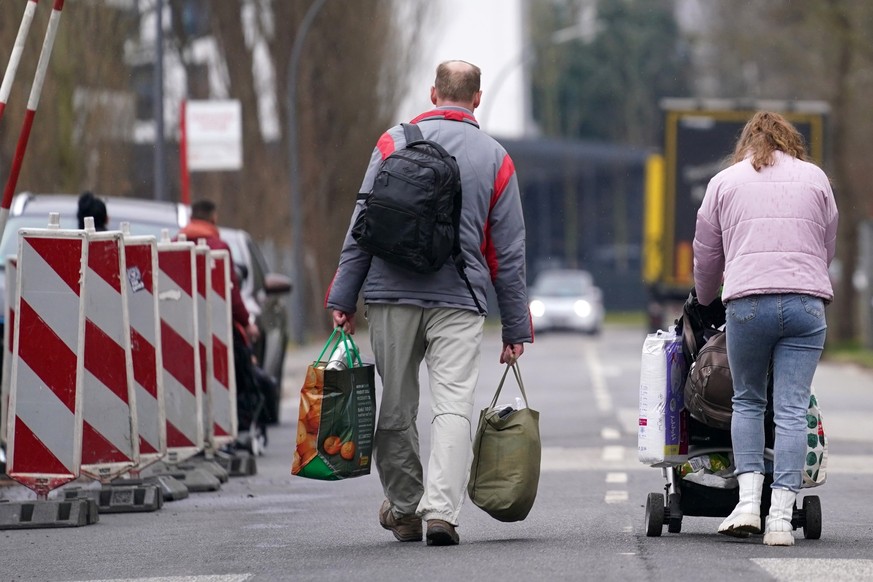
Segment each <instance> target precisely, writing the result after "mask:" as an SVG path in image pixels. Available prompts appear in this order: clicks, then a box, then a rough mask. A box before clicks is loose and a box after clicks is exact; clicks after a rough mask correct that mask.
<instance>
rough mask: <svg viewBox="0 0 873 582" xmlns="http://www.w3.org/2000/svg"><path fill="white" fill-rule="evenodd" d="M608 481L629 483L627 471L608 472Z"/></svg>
mask: <svg viewBox="0 0 873 582" xmlns="http://www.w3.org/2000/svg"><path fill="white" fill-rule="evenodd" d="M606 482H607V483H627V473H607V474H606Z"/></svg>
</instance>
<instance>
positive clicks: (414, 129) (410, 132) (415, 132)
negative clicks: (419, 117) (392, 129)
mask: <svg viewBox="0 0 873 582" xmlns="http://www.w3.org/2000/svg"><path fill="white" fill-rule="evenodd" d="M400 125H401V127H403V135H405V136H406V146H407V147H409V144H411V143H414V142H417V141H422V140H424V136H423V135H421V128H420V127H418V126H417V125H415V124H414V123H401V124H400Z"/></svg>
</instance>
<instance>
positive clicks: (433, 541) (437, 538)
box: [427, 519, 460, 546]
mask: <svg viewBox="0 0 873 582" xmlns="http://www.w3.org/2000/svg"><path fill="white" fill-rule="evenodd" d="M459 541H460V537H459V536H458V532H456V531H455V526H453V525H452V524H450V523H449V522H447V521H443V520H441V519H429V520H427V545H429V546H457V545H458V542H459Z"/></svg>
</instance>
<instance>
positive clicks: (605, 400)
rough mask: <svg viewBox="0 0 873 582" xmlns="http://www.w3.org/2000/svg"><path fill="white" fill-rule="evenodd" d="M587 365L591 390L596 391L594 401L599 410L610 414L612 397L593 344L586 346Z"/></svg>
mask: <svg viewBox="0 0 873 582" xmlns="http://www.w3.org/2000/svg"><path fill="white" fill-rule="evenodd" d="M585 363H586V365H587V366H588V369H589V370H590V374H591V389H592V390H593V391H594V401H595V402H596V403H597V410H599V411H600V412H609V411H610V410H612V396H611V395H610V393H609V389H608V387H607V385H606V377H605V375H604V373H603V366H601V365H600V362H599V361H598V359H597V351H596V350H595V349H594V345H593V344H585Z"/></svg>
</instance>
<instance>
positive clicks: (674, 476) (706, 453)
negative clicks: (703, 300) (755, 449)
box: [645, 289, 821, 539]
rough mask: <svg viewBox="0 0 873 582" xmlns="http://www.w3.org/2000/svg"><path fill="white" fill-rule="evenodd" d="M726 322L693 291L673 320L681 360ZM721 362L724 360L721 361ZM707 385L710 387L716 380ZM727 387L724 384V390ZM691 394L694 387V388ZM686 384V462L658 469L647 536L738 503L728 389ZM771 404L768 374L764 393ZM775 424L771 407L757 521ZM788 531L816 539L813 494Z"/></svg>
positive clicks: (766, 506) (766, 502) (693, 355)
mask: <svg viewBox="0 0 873 582" xmlns="http://www.w3.org/2000/svg"><path fill="white" fill-rule="evenodd" d="M724 323H725V307H724V305H723V304H722V302H721V300H716V301H715V302H713V303H712V304H711V305H708V306H702V305H700V303H699V302H698V301H697V295H696V293H695V291H694V289H692V290H691V293H690V295H689V296H688V299H687V300H686V302H685V305H684V306H683V309H682V316H681V317H680V318H679V319H678V320H676V333H677V334H680V335H681V336H682V351H683V355H684V356H685V361H686V362H688V363H689V364H692V363H694V362H695V361H696V360H697V358H698V356H699V355H700V349H701V348H702V347H703V346H704V345H705V344H706V342H708V341H710V340H713V344H711V346H710V347H711V348H713V349H715V344H716V341H718V342H719V343H720V342H721V340H723V338H718V340H716V339H715V338H716V337H717V336H718V335H719V334H720V332H719V328H720V327H721V326H723V325H724ZM725 361H726V358H725ZM711 384H713V385H715V382H712V383H711ZM729 385H730V384H729V383H728V386H729ZM695 391H696V389H695ZM691 392H692V390H691V386H690V383H688V382H686V384H685V402H686V410H685V412H684V414H685V421H686V427H687V438H688V461H687V462H685V463H679V464H671V465H670V466H667V467H661V471H662V473H663V475H664V478H665V479H666V484H665V485H664V493H649V495H648V498H647V499H646V520H645V527H646V535H647V536H649V537H657V536H660V535H661V532H662V530H663V527H664V525H665V524H666V525H667V531H668V532H670V533H679V532H680V531H681V530H682V518H683V517H684V516H686V515H691V516H702V517H727V516H728V515H730V513H731V512H732V511H733V509H734V507H735V506H736V505H737V503H738V502H739V488H738V485H737V483H736V479H735V478H733V477H732V472H733V463H732V462H731V459H732V458H733V450H732V446H731V434H730V412H731V401H730V396H731V395H732V392H733V390H732V388H731V389H729V393H727V392H728V390H721V391H719V390H717V389H713V390H710V392H709V393H708V394H705V395H704V396H703V397H701V394H700V393H691ZM768 392H769V395H770V398H769V399H768V400H769V401H770V402H771V403H772V375H771V382H770V385H769V389H768ZM774 434H775V423H774V421H773V410H772V404H768V407H767V413H766V414H765V450H764V458H765V467H766V470H765V475H764V489H763V494H762V496H761V523H762V524H763V523H764V520H765V518H766V516H767V514H768V513H769V511H770V485H771V484H772V482H773V474H772V461H773V441H774ZM791 525H792V527H793V528H794V529H795V530H797V529H803V536H804V537H805V538H806V539H819V538H820V537H821V502H820V500H819V498H818V496H817V495H806V496H804V497H803V499H802V505H801V507H800V508H799V509H798V508H797V507H795V509H794V514H793V517H792V520H791Z"/></svg>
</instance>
